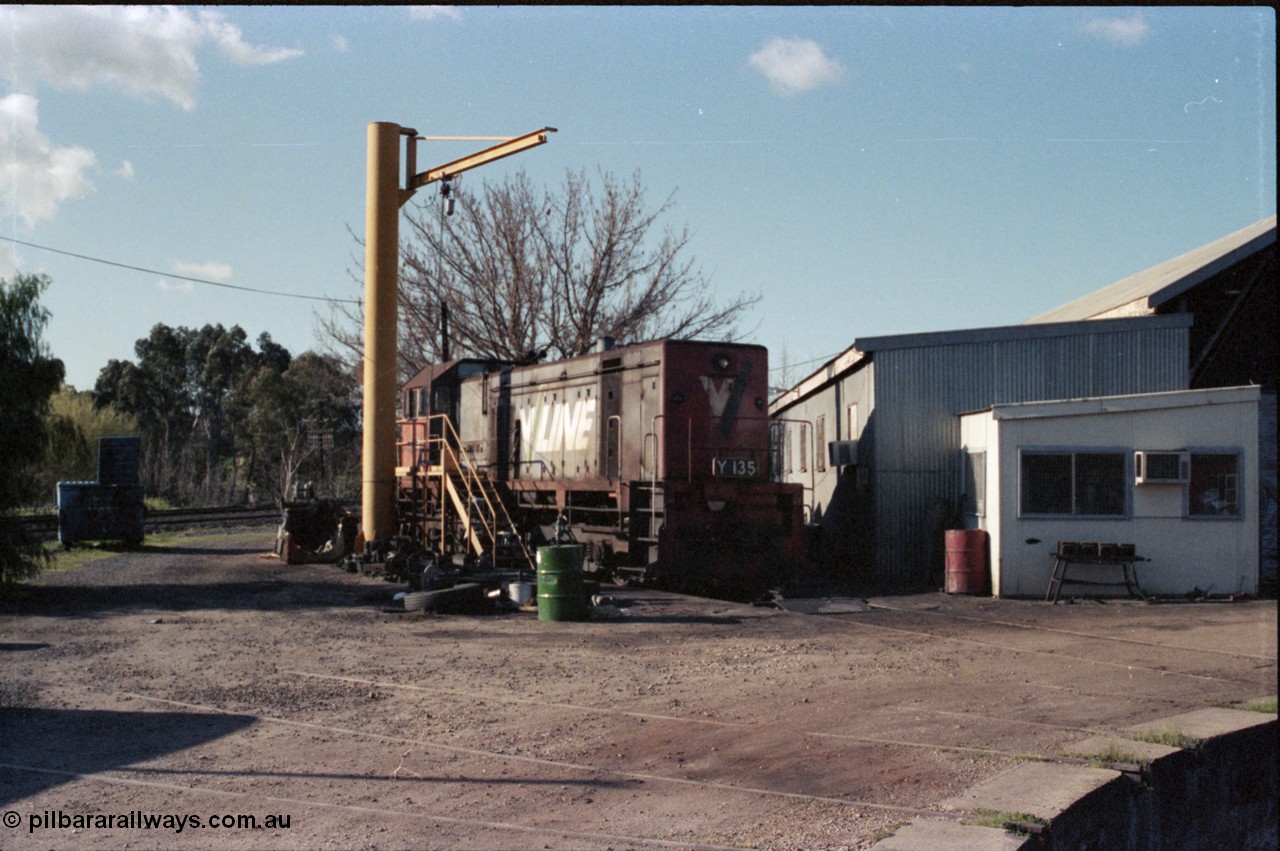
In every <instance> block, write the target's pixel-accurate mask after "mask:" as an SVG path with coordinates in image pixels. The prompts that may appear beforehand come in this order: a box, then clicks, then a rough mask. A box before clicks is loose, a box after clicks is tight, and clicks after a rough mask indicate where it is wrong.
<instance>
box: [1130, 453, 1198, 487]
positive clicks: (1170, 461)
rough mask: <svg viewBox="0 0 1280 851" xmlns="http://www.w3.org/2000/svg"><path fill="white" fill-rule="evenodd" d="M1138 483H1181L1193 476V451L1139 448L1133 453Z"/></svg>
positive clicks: (1134, 471) (1135, 481)
mask: <svg viewBox="0 0 1280 851" xmlns="http://www.w3.org/2000/svg"><path fill="white" fill-rule="evenodd" d="M1133 473H1134V476H1133V482H1134V484H1137V485H1181V484H1185V483H1186V482H1187V480H1188V479H1189V478H1190V477H1191V453H1190V452H1181V451H1170V452H1164V451H1155V450H1151V449H1139V450H1137V451H1136V452H1134V453H1133Z"/></svg>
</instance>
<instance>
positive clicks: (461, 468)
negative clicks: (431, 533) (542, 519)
mask: <svg viewBox="0 0 1280 851" xmlns="http://www.w3.org/2000/svg"><path fill="white" fill-rule="evenodd" d="M425 420H426V421H425V425H426V439H425V441H424V442H419V440H418V436H417V430H418V425H419V424H420V423H423V420H416V421H413V422H412V423H405V424H407V425H410V427H411V428H412V430H413V431H412V436H411V438H410V440H408V441H402V442H401V444H400V445H402V446H403V445H412V446H413V448H414V460H415V461H418V460H419V459H421V458H422V457H423V456H422V455H421V454H420V453H421V452H422V451H425V452H426V456H425V458H426V460H427V461H428V462H429V460H430V458H431V456H432V454H433V453H432V449H438V451H439V459H440V463H439V466H438V467H436V468H433V467H432V465H431V464H430V463H427V464H424V465H422V466H423V467H424V469H425V471H426V473H427V475H428V476H432V475H436V476H438V477H439V478H440V481H441V497H442V498H443V497H444V495H445V493H448V495H449V498H450V499H451V500H452V501H453V506H454V509H455V510H456V511H457V513H458V515H459V517H460V518H461V519H462V522H463V526H464V528H465V529H466V535H467V540H468V543H469V545H470V547H471V549H472V550H473V551H474V552H475V553H476V554H477V555H484V545H483V543H482V542H481V540H480V539H479V537H478V536H477V535H476V533H475V531H474V529H473V528H472V519H473V518H472V516H471V514H472V512H471V511H470V507H471V506H474V505H475V504H476V502H475V500H476V497H477V495H478V496H479V497H480V499H482V500H483V502H484V504H485V505H486V506H488V509H487V510H486V511H481V512H480V516H479V518H477V519H478V520H479V521H480V524H481V527H482V528H483V529H484V531H485V533H486V534H487V535H488V537H489V540H490V541H493V542H496V541H497V539H498V534H497V533H498V525H499V521H504V522H505V523H506V526H507V528H509V529H513V530H514V529H515V523H514V522H513V521H512V519H511V515H510V513H508V511H507V506H506V503H504V502H503V501H502V499H501V498H499V495H498V493H497V490H496V488H493V487H487V486H486V485H487V484H488V483H487V480H486V479H485V477H483V476H481V475H480V473H479V472H478V469H477V467H476V465H475V464H474V463H473V462H472V460H471V455H470V453H468V452H467V450H466V447H465V446H463V445H462V440H461V439H460V438H459V436H458V432H457V431H456V430H455V429H454V426H453V423H452V422H451V421H450V420H449V418H448V417H447V416H445V415H443V414H434V415H432V416H430V417H427V418H425ZM434 422H438V423H439V424H440V429H439V432H440V433H439V434H438V435H432V433H431V432H432V428H431V424H432V423H434ZM454 472H456V473H458V476H459V478H460V480H461V484H462V488H463V490H464V492H463V493H459V492H458V491H457V490H456V489H455V485H454V481H453V477H452V476H451V473H454ZM464 497H465V498H464ZM499 512H501V517H499ZM440 514H441V523H442V525H443V522H444V516H445V506H444V502H443V499H442V501H441V505H440ZM443 539H444V529H443V528H441V540H442V541H443ZM515 539H516V543H517V544H518V545H519V546H520V553H521V555H522V556H523V557H524V561H525V564H527V565H528V566H529V569H530V570H533V569H534V561H533V557H532V556H531V555H530V553H529V549H528V548H527V547H526V546H525V544H524V540H523V539H522V538H521V537H520V536H519V535H518V534H517V535H515Z"/></svg>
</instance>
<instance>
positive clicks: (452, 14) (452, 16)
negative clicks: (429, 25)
mask: <svg viewBox="0 0 1280 851" xmlns="http://www.w3.org/2000/svg"><path fill="white" fill-rule="evenodd" d="M409 17H411V18H415V19H417V20H419V21H438V20H440V19H441V18H448V19H449V20H451V21H460V20H462V10H461V9H459V8H458V7H457V6H410V7H409Z"/></svg>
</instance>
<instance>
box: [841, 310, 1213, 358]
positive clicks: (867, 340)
mask: <svg viewBox="0 0 1280 851" xmlns="http://www.w3.org/2000/svg"><path fill="white" fill-rule="evenodd" d="M1190 325H1191V317H1189V316H1133V317H1127V318H1122V319H1108V320H1105V324H1103V323H1100V322H1099V321H1097V320H1093V321H1089V322H1083V321H1079V322H1055V323H1044V324H1038V325H1028V324H1022V325H1002V326H998V327H995V328H969V329H965V330H961V331H931V332H927V333H923V334H896V335H894V336H890V337H859V338H858V339H856V340H854V341H853V346H854V348H856V349H858V350H859V351H863V352H882V351H889V350H890V349H920V348H932V347H937V346H955V345H961V344H965V343H998V342H1005V341H1008V340H1029V339H1036V338H1043V337H1072V336H1075V335H1078V334H1110V333H1124V332H1128V331H1141V330H1147V329H1152V328H1182V327H1190Z"/></svg>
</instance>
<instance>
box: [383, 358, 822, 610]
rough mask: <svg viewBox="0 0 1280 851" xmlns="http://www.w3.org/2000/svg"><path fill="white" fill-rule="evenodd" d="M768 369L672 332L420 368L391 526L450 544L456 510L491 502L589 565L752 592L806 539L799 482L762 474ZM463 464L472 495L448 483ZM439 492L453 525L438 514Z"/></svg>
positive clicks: (693, 587) (407, 391) (783, 567)
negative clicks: (554, 357) (577, 545)
mask: <svg viewBox="0 0 1280 851" xmlns="http://www.w3.org/2000/svg"><path fill="white" fill-rule="evenodd" d="M767 382H768V353H767V351H766V350H765V349H764V348H763V347H761V346H751V345H738V344H725V343H709V342H698V341H678V340H660V341H655V342H650V343H641V344H637V345H633V346H626V347H621V348H602V349H601V350H599V351H596V352H592V353H590V354H586V355H581V356H579V357H575V358H569V359H567V360H562V361H555V362H551V363H539V364H531V365H524V366H518V365H512V364H508V363H499V362H492V361H490V362H485V361H481V360H461V361H452V362H450V363H447V364H440V365H433V366H430V367H427V368H426V369H424V370H423V371H422V372H420V373H419V374H418V375H417V376H415V377H414V378H413V379H412V380H410V381H409V382H408V383H407V384H406V385H405V387H404V389H403V394H402V409H403V413H404V416H405V419H404V420H403V421H402V422H401V424H400V454H399V465H400V466H399V468H398V471H397V473H398V475H399V477H400V486H401V500H400V504H401V506H402V509H403V510H402V514H403V516H404V519H405V523H404V524H403V527H402V530H403V532H404V533H406V534H411V535H414V536H418V537H420V539H421V541H422V542H423V543H424V545H426V546H428V547H431V548H442V549H445V550H449V549H450V548H453V547H460V546H463V545H465V544H466V538H468V537H471V538H473V539H474V538H475V537H476V536H475V534H474V533H473V532H472V531H471V529H470V525H469V523H470V521H469V520H467V519H465V518H464V517H462V515H467V516H470V514H472V513H473V506H474V504H475V503H476V502H477V501H479V502H480V503H484V502H486V501H487V502H488V503H499V502H500V503H501V505H500V506H495V505H488V506H487V507H486V510H487V511H490V512H492V513H493V514H494V515H495V520H494V528H495V529H496V528H498V527H501V526H502V525H503V524H504V522H505V521H501V520H498V519H497V517H499V516H500V517H503V518H506V519H507V520H509V521H510V522H511V524H512V525H514V527H515V529H516V531H517V533H518V534H520V535H522V536H525V537H528V536H530V535H532V536H533V537H534V538H535V543H536V542H539V541H541V540H550V539H552V538H554V537H556V536H557V535H560V536H563V535H565V534H566V533H567V534H569V535H571V536H572V537H573V538H574V539H575V540H577V541H579V542H582V543H584V544H586V545H587V569H588V570H589V571H591V572H598V573H599V574H601V575H602V576H613V577H616V578H631V579H639V580H644V581H652V582H655V583H657V584H660V585H662V586H665V587H673V588H680V589H684V590H690V591H698V592H705V593H712V594H719V595H731V596H744V595H750V594H753V593H758V592H759V591H761V590H763V589H765V588H767V587H769V586H770V585H771V584H773V583H776V582H778V581H780V580H781V579H782V578H783V577H784V576H785V574H786V572H787V571H788V569H790V568H791V567H792V566H794V564H795V563H796V562H797V560H798V559H799V558H800V557H801V553H802V539H803V535H802V524H803V506H802V504H803V489H802V488H801V486H799V485H788V484H781V483H778V482H774V481H771V480H770V440H769V418H768V405H767V399H766V394H767V386H768V385H767ZM451 459H452V460H451ZM455 468H457V469H455ZM433 471H434V473H433ZM464 472H465V473H467V474H471V475H475V476H477V477H478V478H482V479H483V481H476V482H475V483H474V484H473V485H471V486H469V487H470V489H469V490H468V493H470V494H471V496H470V498H469V499H470V502H471V505H467V504H466V502H467V501H466V500H463V499H461V498H460V497H458V496H450V495H449V493H448V492H449V491H450V489H453V490H456V491H461V490H462V489H463V486H462V485H461V484H454V482H457V477H458V476H460V475H461V474H462V473H464ZM476 494H480V496H478V497H477V496H476ZM451 504H452V505H453V506H454V507H455V508H456V509H457V511H456V512H455V513H456V514H458V515H459V517H460V518H461V520H462V522H463V523H464V524H467V525H468V528H467V529H466V530H464V531H460V530H458V529H457V528H456V525H457V524H456V522H455V524H454V528H453V531H452V532H451V531H450V526H449V524H448V523H446V522H444V520H443V516H442V515H443V514H445V513H448V511H449V510H450V505H451ZM499 508H500V509H502V511H501V512H499V511H498V509H499ZM463 509H465V510H463ZM437 529H439V531H436V530H437ZM484 543H485V542H484V541H483V540H481V541H479V542H478V546H480V547H481V548H483V546H484Z"/></svg>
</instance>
